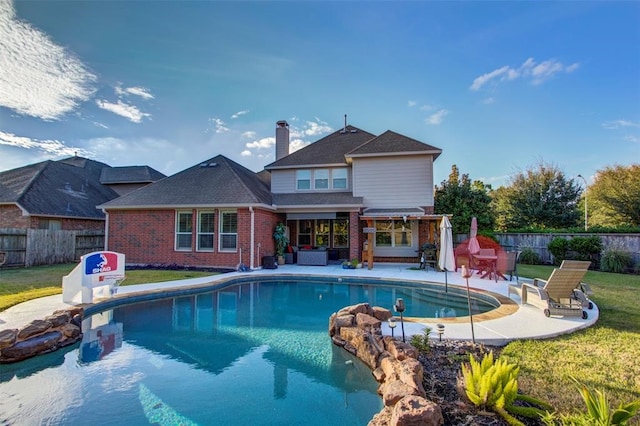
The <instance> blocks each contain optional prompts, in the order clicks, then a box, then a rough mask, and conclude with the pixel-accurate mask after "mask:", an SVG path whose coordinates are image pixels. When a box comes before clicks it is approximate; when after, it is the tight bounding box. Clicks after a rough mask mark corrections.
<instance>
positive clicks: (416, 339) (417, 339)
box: [411, 327, 431, 352]
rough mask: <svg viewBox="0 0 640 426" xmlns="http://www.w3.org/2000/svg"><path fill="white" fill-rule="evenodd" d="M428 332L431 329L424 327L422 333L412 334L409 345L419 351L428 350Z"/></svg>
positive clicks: (429, 332)
mask: <svg viewBox="0 0 640 426" xmlns="http://www.w3.org/2000/svg"><path fill="white" fill-rule="evenodd" d="M430 334H431V329H430V328H429V327H425V328H424V330H423V333H422V335H420V334H414V335H413V336H411V345H412V346H413V347H414V348H416V349H417V350H418V351H420V352H429V335H430Z"/></svg>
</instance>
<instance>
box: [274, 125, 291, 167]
mask: <svg viewBox="0 0 640 426" xmlns="http://www.w3.org/2000/svg"><path fill="white" fill-rule="evenodd" d="M287 155H289V123H287V122H286V121H284V120H280V121H278V122H277V123H276V161H278V160H279V159H281V158H284V157H286V156H287Z"/></svg>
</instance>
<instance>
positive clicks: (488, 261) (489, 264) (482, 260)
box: [473, 254, 506, 282]
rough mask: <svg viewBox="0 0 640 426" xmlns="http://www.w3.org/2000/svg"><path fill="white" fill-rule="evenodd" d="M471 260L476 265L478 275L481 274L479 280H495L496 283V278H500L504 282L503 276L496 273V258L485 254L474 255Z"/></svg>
mask: <svg viewBox="0 0 640 426" xmlns="http://www.w3.org/2000/svg"><path fill="white" fill-rule="evenodd" d="M473 259H474V261H475V263H476V264H477V265H478V269H479V271H478V273H481V274H482V276H480V278H489V279H491V278H495V280H496V282H498V277H502V279H504V280H506V278H505V277H504V275H502V274H501V273H500V271H498V269H497V268H496V265H497V263H498V256H496V255H486V254H474V255H473Z"/></svg>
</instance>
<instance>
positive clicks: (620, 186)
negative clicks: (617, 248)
mask: <svg viewBox="0 0 640 426" xmlns="http://www.w3.org/2000/svg"><path fill="white" fill-rule="evenodd" d="M587 191H588V192H587V208H588V211H589V225H591V226H593V225H601V226H618V225H629V226H640V164H632V165H630V166H619V165H618V166H613V167H605V168H604V169H603V170H598V171H597V172H596V176H595V179H594V182H593V184H591V185H590V186H589V188H588V189H587Z"/></svg>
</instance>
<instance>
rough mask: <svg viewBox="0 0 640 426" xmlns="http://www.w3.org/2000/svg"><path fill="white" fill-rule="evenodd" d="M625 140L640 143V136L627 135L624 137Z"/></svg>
mask: <svg viewBox="0 0 640 426" xmlns="http://www.w3.org/2000/svg"><path fill="white" fill-rule="evenodd" d="M624 140H625V141H628V142H633V143H639V144H640V136H634V135H627V136H625V137H624Z"/></svg>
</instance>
